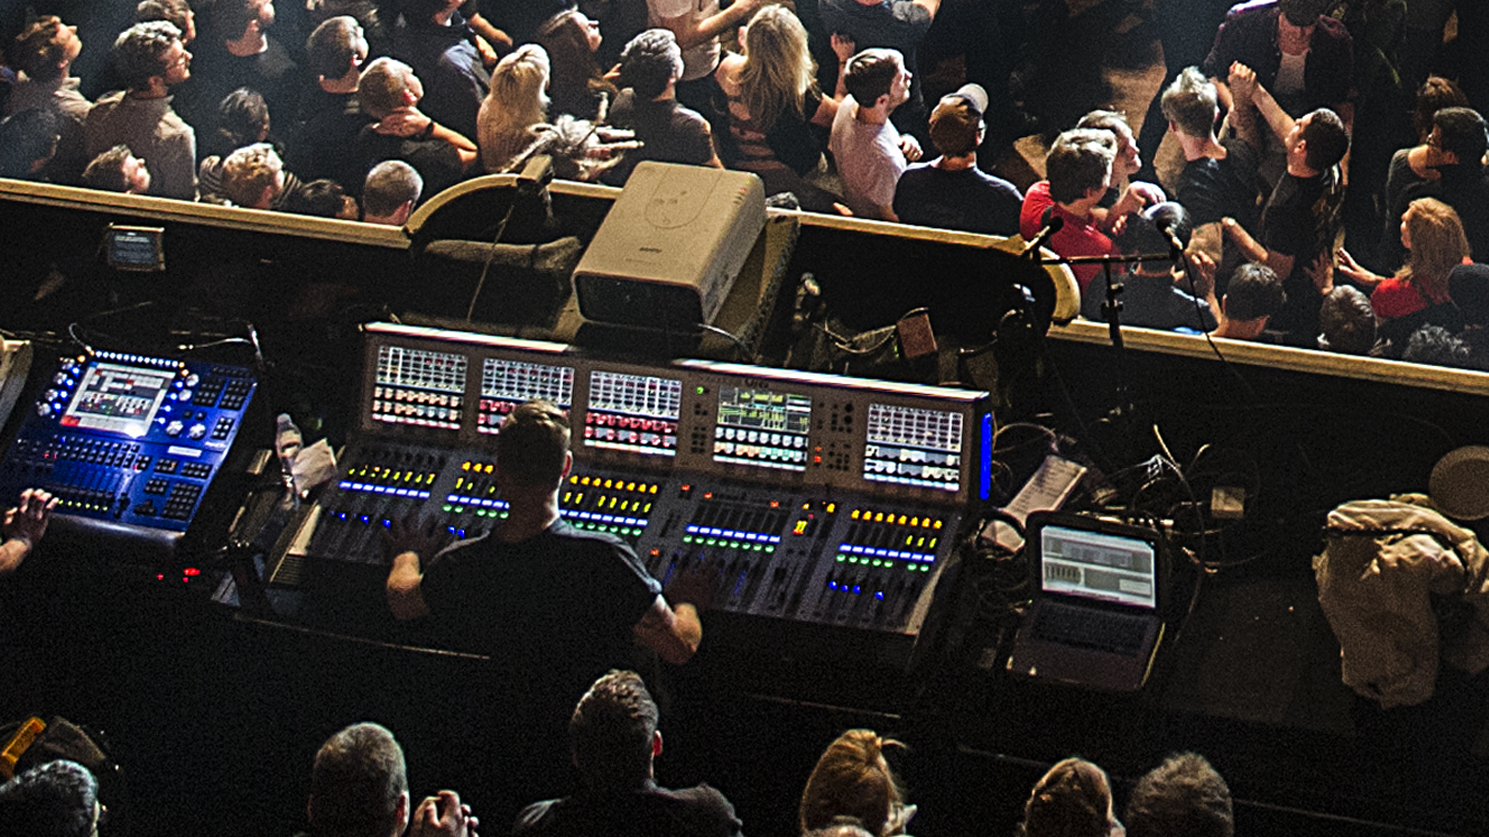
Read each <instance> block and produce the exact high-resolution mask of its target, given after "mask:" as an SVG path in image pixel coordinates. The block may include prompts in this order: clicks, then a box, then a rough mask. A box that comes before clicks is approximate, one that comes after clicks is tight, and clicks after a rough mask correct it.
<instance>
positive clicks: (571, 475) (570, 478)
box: [569, 474, 579, 485]
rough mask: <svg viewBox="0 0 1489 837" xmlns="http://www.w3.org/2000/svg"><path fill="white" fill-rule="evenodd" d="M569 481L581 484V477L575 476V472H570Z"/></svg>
mask: <svg viewBox="0 0 1489 837" xmlns="http://www.w3.org/2000/svg"><path fill="white" fill-rule="evenodd" d="M569 482H570V483H572V484H574V485H578V484H579V478H578V477H576V476H574V475H573V474H570V475H569Z"/></svg>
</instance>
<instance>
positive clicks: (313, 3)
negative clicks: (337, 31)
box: [305, 0, 393, 78]
mask: <svg viewBox="0 0 1489 837" xmlns="http://www.w3.org/2000/svg"><path fill="white" fill-rule="evenodd" d="M305 12H306V14H307V16H308V18H309V24H310V30H311V32H312V33H314V31H315V30H316V29H318V28H320V25H321V24H322V23H325V22H326V21H328V20H330V19H331V18H333V17H350V18H351V19H353V20H355V21H356V22H357V25H358V26H360V27H361V28H362V37H363V38H365V39H366V40H367V54H368V55H373V56H376V55H387V54H388V53H389V52H390V51H391V50H392V48H393V40H392V38H393V36H392V34H391V33H390V32H389V30H388V26H387V24H386V18H385V17H384V15H383V14H382V12H381V10H380V9H379V8H378V3H376V2H374V0H305ZM306 51H307V52H309V48H308V47H307V49H306ZM310 75H311V77H312V78H313V77H314V76H315V75H316V73H315V70H314V68H313V67H312V68H311V73H310Z"/></svg>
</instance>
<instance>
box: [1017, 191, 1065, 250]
mask: <svg viewBox="0 0 1489 837" xmlns="http://www.w3.org/2000/svg"><path fill="white" fill-rule="evenodd" d="M1039 225H1040V226H1041V227H1043V229H1041V230H1040V231H1039V232H1038V233H1037V234H1035V236H1034V238H1033V239H1031V240H1030V241H1029V243H1028V244H1025V245H1024V249H1023V250H1020V251H1019V258H1023V257H1024V256H1028V257H1029V258H1031V259H1037V258H1039V248H1041V247H1043V246H1044V245H1045V244H1046V243H1047V242H1048V241H1049V240H1050V238H1051V237H1052V236H1053V235H1054V234H1055V233H1057V232H1059V231H1060V229H1061V228H1062V227H1064V226H1065V217H1064V216H1063V215H1056V214H1055V207H1054V205H1053V204H1051V205H1050V206H1047V207H1045V208H1044V214H1043V215H1040V216H1039Z"/></svg>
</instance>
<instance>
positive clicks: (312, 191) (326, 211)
mask: <svg viewBox="0 0 1489 837" xmlns="http://www.w3.org/2000/svg"><path fill="white" fill-rule="evenodd" d="M286 192H287V194H286V195H285V196H284V197H283V198H282V199H281V200H280V201H279V208H280V209H282V210H284V211H285V212H290V213H293V214H295V215H314V216H317V217H320V218H340V219H341V220H343V221H355V220H357V218H358V214H359V210H358V209H357V199H356V198H354V197H352V196H351V195H348V194H347V193H346V189H345V188H343V187H342V185H341V184H340V183H337V182H336V181H334V180H328V179H326V178H321V179H320V180H312V181H310V182H309V183H302V184H301V185H300V188H298V189H286Z"/></svg>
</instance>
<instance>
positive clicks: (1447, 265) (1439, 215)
mask: <svg viewBox="0 0 1489 837" xmlns="http://www.w3.org/2000/svg"><path fill="white" fill-rule="evenodd" d="M1401 246H1403V247H1405V248H1406V250H1407V254H1406V264H1404V265H1402V266H1401V269H1400V270H1397V271H1396V275H1394V276H1392V277H1390V278H1389V279H1388V278H1386V277H1384V276H1378V275H1376V274H1374V273H1372V272H1370V271H1369V270H1366V269H1365V268H1363V267H1361V266H1360V265H1359V264H1358V263H1357V262H1355V260H1354V258H1352V257H1351V256H1350V254H1349V252H1348V251H1346V250H1343V249H1341V250H1340V251H1339V272H1340V273H1343V274H1344V275H1345V276H1348V277H1349V278H1350V279H1353V280H1354V281H1355V282H1357V283H1359V284H1360V285H1362V286H1364V287H1366V288H1370V289H1373V290H1372V291H1371V293H1370V307H1372V308H1374V309H1375V316H1376V317H1378V318H1380V319H1381V320H1382V322H1381V324H1380V328H1379V333H1380V336H1381V338H1382V339H1384V340H1386V341H1387V342H1389V343H1390V345H1391V346H1392V347H1394V349H1395V352H1396V353H1398V354H1399V352H1400V350H1401V349H1402V348H1404V347H1405V345H1406V338H1408V337H1410V336H1411V333H1412V332H1413V331H1416V330H1417V329H1418V328H1420V327H1421V326H1423V325H1440V326H1443V327H1444V328H1447V329H1448V330H1449V331H1457V330H1458V329H1459V328H1461V327H1462V326H1463V317H1462V315H1461V314H1459V313H1458V312H1457V309H1456V308H1455V307H1454V306H1453V303H1452V299H1451V297H1450V296H1449V294H1448V274H1449V273H1450V272H1451V271H1452V270H1453V268H1455V267H1457V266H1458V265H1460V264H1463V263H1464V260H1466V259H1467V258H1468V254H1469V250H1468V237H1467V235H1466V234H1465V233H1464V231H1463V222H1462V221H1461V220H1460V219H1459V218H1458V213H1457V212H1455V211H1454V210H1453V208H1452V207H1451V206H1448V205H1447V204H1445V203H1443V202H1442V201H1440V200H1437V199H1436V198H1417V199H1416V200H1414V201H1412V202H1411V204H1410V205H1409V206H1408V207H1407V210H1406V214H1405V215H1404V216H1402V218H1401Z"/></svg>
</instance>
